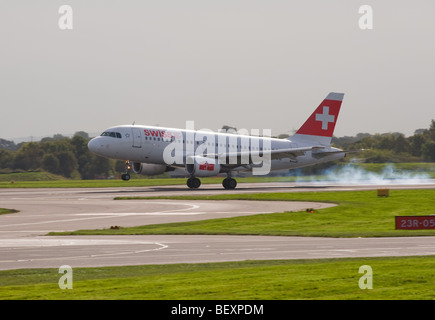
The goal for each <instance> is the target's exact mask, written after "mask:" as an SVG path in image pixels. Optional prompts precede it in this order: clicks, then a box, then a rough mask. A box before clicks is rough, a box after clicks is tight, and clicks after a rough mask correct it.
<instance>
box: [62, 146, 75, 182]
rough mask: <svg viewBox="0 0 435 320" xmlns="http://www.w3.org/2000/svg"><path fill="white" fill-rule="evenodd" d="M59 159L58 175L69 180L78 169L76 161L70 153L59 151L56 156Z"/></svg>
mask: <svg viewBox="0 0 435 320" xmlns="http://www.w3.org/2000/svg"><path fill="white" fill-rule="evenodd" d="M57 158H58V159H59V173H60V174H61V175H63V176H64V177H67V178H71V177H72V175H73V173H74V171H75V170H77V168H78V163H77V159H76V157H75V155H74V153H72V152H71V151H61V152H59V153H58V154H57Z"/></svg>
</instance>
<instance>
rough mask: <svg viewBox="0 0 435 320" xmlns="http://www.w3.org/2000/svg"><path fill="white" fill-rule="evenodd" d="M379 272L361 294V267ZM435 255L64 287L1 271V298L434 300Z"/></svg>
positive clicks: (251, 265) (83, 274) (115, 276)
mask: <svg viewBox="0 0 435 320" xmlns="http://www.w3.org/2000/svg"><path fill="white" fill-rule="evenodd" d="M363 265H368V266H370V267H371V268H372V271H373V289H365V290H362V289H360V287H359V280H360V278H361V277H362V276H363V274H362V273H359V268H360V267H361V266H363ZM434 269H435V257H434V256H428V257H393V258H366V259H364V258H358V259H319V260H272V261H244V262H225V263H209V264H174V265H150V266H130V267H104V268H74V269H73V288H72V289H70V290H68V289H65V290H61V289H59V286H58V281H59V278H60V277H61V275H60V274H59V273H58V270H57V269H27V270H11V271H0V299H1V300H4V299H112V300H113V299H146V300H169V299H173V300H179V299H181V300H208V299H213V300H220V299H222V300H227V299H234V300H244V299H247V300H251V299H252V300H255V299H263V300H278V299H279V300H284V299H311V300H312V299H316V300H318V299H358V300H363V299H364V300H368V299H370V300H375V299H395V300H398V299H418V300H422V299H435V277H434V271H433V270H434Z"/></svg>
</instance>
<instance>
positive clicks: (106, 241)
mask: <svg viewBox="0 0 435 320" xmlns="http://www.w3.org/2000/svg"><path fill="white" fill-rule="evenodd" d="M382 187H389V188H390V189H395V188H396V189H398V188H408V189H409V188H434V187H435V185H434V184H433V181H429V182H428V183H427V184H424V185H415V186H412V187H410V186H403V185H389V186H382ZM376 188H378V187H377V186H337V185H335V186H333V185H323V186H322V185H313V184H304V185H295V184H292V183H266V184H260V183H256V184H253V183H252V184H251V183H244V184H239V186H238V189H236V190H232V191H231V193H237V192H238V193H250V192H255V193H258V192H300V191H331V190H355V189H356V190H366V189H376ZM223 192H228V191H223V190H222V187H221V186H220V185H204V186H202V187H201V189H198V190H188V189H186V187H185V186H168V187H143V188H128V187H127V188H104V189H3V190H2V191H1V193H0V207H5V208H13V209H17V210H20V212H19V213H15V214H8V215H0V270H6V269H20V268H59V267H60V266H61V265H65V264H66V265H70V266H71V267H97V266H118V265H140V264H166V263H195V262H218V261H240V260H248V259H249V260H258V259H310V258H338V257H376V256H402V255H433V254H435V237H415V238H414V237H409V238H408V237H406V238H403V237H402V238H373V239H372V238H361V239H332V238H309V237H264V236H262V237H259V236H188V235H183V236H168V235H159V236H68V237H67V236H61V237H48V236H44V235H45V234H46V233H48V232H50V231H68V230H77V229H100V228H109V227H110V226H115V225H119V226H124V227H127V226H135V225H145V224H155V223H167V222H181V221H193V220H201V219H213V218H223V217H234V216H240V215H252V214H258V213H271V212H284V211H300V210H304V209H306V208H313V207H314V208H317V209H320V208H324V207H328V206H331V205H332V204H326V203H315V204H313V203H312V202H309V203H304V202H285V201H282V202H281V201H255V202H253V201H237V200H234V201H208V200H207V201H202V200H195V201H186V200H147V201H143V200H128V201H114V200H113V198H114V197H116V196H141V195H143V196H146V195H150V196H151V195H152V196H158V195H182V194H197V195H198V194H222V193H223Z"/></svg>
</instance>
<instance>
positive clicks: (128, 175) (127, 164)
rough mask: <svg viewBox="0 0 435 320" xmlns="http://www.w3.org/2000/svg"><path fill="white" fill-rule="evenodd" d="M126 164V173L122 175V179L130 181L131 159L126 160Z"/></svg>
mask: <svg viewBox="0 0 435 320" xmlns="http://www.w3.org/2000/svg"><path fill="white" fill-rule="evenodd" d="M124 166H125V173H123V174H122V175H121V179H122V180H124V181H128V180H130V170H131V164H130V161H129V160H126V161H125V164H124Z"/></svg>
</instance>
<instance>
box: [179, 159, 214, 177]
mask: <svg viewBox="0 0 435 320" xmlns="http://www.w3.org/2000/svg"><path fill="white" fill-rule="evenodd" d="M191 159H192V160H193V163H191V164H189V163H188V164H186V171H187V173H188V174H190V175H194V176H196V177H210V176H215V175H217V174H218V173H219V172H220V171H221V165H220V164H219V163H218V161H217V160H216V159H211V158H205V157H201V156H195V157H192V158H191Z"/></svg>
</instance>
